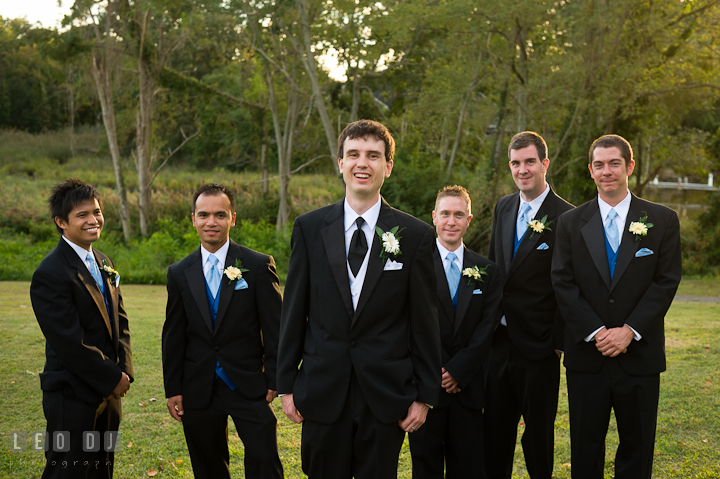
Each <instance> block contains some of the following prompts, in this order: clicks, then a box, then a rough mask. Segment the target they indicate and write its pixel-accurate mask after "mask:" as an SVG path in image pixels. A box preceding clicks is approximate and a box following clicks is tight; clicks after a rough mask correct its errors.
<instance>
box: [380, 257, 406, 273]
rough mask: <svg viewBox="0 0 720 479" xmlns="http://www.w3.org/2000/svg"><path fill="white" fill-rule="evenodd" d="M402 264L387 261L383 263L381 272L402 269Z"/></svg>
mask: <svg viewBox="0 0 720 479" xmlns="http://www.w3.org/2000/svg"><path fill="white" fill-rule="evenodd" d="M402 267H403V264H402V263H398V262H397V261H393V260H391V259H389V260H387V263H385V267H384V268H383V271H395V270H398V269H402Z"/></svg>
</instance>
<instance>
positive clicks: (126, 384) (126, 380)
mask: <svg viewBox="0 0 720 479" xmlns="http://www.w3.org/2000/svg"><path fill="white" fill-rule="evenodd" d="M128 389H130V376H128V375H127V374H125V373H124V372H123V373H122V376H120V382H119V383H117V386H115V389H113V392H112V393H110V395H109V396H108V397H107V398H105V399H110V398H115V399H120V398H121V397H123V396H125V393H126V392H127V390H128Z"/></svg>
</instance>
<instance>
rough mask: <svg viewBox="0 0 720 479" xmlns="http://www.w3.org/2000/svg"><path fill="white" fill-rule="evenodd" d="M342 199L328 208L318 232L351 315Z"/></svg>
mask: <svg viewBox="0 0 720 479" xmlns="http://www.w3.org/2000/svg"><path fill="white" fill-rule="evenodd" d="M344 202H345V200H344V199H343V200H342V201H340V202H339V203H336V204H335V206H334V207H333V208H332V209H331V210H330V213H328V215H327V217H326V218H325V222H326V223H327V224H328V226H326V227H325V228H323V230H322V231H321V232H320V233H321V234H322V238H323V243H324V244H325V253H327V259H328V263H329V264H330V271H332V275H333V278H335V283H336V284H337V287H338V290H339V291H340V296H341V297H342V300H343V303H345V308H346V309H347V313H348V316H350V317H352V315H353V304H352V295H351V294H350V279H349V278H348V272H347V257H346V255H345V223H344V221H343V218H344V217H345V214H344V210H343V207H344Z"/></svg>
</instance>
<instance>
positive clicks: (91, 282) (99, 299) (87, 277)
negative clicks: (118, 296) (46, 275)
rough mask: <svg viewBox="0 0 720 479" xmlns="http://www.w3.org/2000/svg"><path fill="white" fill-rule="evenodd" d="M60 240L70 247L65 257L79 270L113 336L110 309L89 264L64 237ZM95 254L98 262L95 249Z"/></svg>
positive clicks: (82, 280)
mask: <svg viewBox="0 0 720 479" xmlns="http://www.w3.org/2000/svg"><path fill="white" fill-rule="evenodd" d="M60 241H61V242H62V243H63V244H64V245H65V246H66V247H67V248H68V249H67V250H66V251H65V257H66V258H67V259H68V260H69V261H70V265H71V266H72V267H73V268H75V269H76V270H77V272H78V279H79V280H80V282H81V283H82V284H83V286H85V289H87V291H88V293H90V296H92V299H93V301H94V302H95V305H96V306H97V308H98V310H99V311H100V314H101V315H102V318H103V321H104V322H105V327H106V328H107V331H108V334H109V335H110V337H111V338H112V337H113V333H112V327H111V325H110V316H109V315H108V310H107V308H106V307H105V299H104V298H103V296H102V293H101V292H100V288H99V287H98V285H97V283H96V282H95V279H94V278H93V277H92V275H91V274H90V271H89V270H88V269H87V266H85V263H84V262H83V260H81V259H80V257H79V256H78V255H77V253H75V250H73V249H72V247H71V246H70V245H68V244H67V243H65V240H64V239H62V238H61V239H60ZM93 255H94V256H95V262H97V261H98V258H97V255H95V252H94V251H93ZM98 264H100V263H98Z"/></svg>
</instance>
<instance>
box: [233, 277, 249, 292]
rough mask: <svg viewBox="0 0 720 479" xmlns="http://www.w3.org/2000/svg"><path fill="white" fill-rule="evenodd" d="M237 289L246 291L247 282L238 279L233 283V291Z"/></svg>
mask: <svg viewBox="0 0 720 479" xmlns="http://www.w3.org/2000/svg"><path fill="white" fill-rule="evenodd" d="M238 289H248V284H247V281H245V280H244V279H243V278H240V279H239V280H237V283H235V291H237V290H238Z"/></svg>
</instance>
